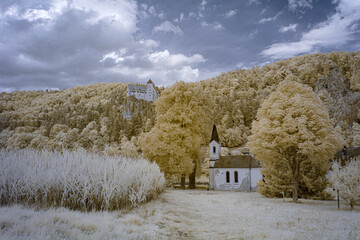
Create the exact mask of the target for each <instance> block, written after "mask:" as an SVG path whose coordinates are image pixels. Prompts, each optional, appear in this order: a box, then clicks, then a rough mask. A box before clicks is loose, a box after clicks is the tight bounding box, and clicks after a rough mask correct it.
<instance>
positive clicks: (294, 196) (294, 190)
mask: <svg viewBox="0 0 360 240" xmlns="http://www.w3.org/2000/svg"><path fill="white" fill-rule="evenodd" d="M298 188H299V184H298V182H297V181H295V182H294V184H293V194H292V195H293V201H294V202H298V200H299V198H298Z"/></svg>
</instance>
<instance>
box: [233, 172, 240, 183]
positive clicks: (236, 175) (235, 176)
mask: <svg viewBox="0 0 360 240" xmlns="http://www.w3.org/2000/svg"><path fill="white" fill-rule="evenodd" d="M234 178H235V182H236V183H237V182H239V179H238V172H237V171H235V172H234Z"/></svg>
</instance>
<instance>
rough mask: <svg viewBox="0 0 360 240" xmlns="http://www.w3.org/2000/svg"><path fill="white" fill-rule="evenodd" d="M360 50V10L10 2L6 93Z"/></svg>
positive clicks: (264, 0)
mask: <svg viewBox="0 0 360 240" xmlns="http://www.w3.org/2000/svg"><path fill="white" fill-rule="evenodd" d="M359 50H360V0H242V1H240V0H227V1H223V0H202V1H201V0H200V1H195V0H181V1H180V0H166V1H161V0H139V1H131V0H1V1H0V91H13V90H32V89H52V88H54V89H64V88H70V87H73V86H77V85H87V84H90V83H98V82H124V83H129V82H138V83H145V82H146V81H147V80H148V79H149V78H151V79H153V81H154V82H155V84H156V85H163V86H167V85H170V84H172V83H174V82H176V81H179V80H183V81H198V80H203V79H206V78H210V77H215V76H217V75H219V74H220V73H221V72H225V71H230V70H234V69H241V68H251V67H254V66H262V65H264V64H267V63H270V62H273V61H277V60H279V59H287V58H290V57H293V56H296V55H300V54H305V53H315V52H331V51H359Z"/></svg>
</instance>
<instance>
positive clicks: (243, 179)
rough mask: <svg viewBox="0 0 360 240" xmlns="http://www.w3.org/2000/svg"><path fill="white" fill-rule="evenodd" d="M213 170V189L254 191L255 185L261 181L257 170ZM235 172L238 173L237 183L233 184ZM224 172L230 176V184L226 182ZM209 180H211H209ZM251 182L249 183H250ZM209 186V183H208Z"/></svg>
mask: <svg viewBox="0 0 360 240" xmlns="http://www.w3.org/2000/svg"><path fill="white" fill-rule="evenodd" d="M249 170H250V169H248V168H215V169H214V170H213V171H214V189H215V190H232V191H250V182H251V191H256V189H257V185H256V183H257V182H258V181H259V180H261V179H262V175H261V173H260V169H259V168H252V169H251V172H250V171H249ZM235 171H237V172H238V182H237V183H236V182H235V174H234V173H235ZM226 172H229V174H230V182H229V183H227V182H226ZM250 176H251V178H250ZM210 180H211V179H210ZM250 180H251V181H250ZM210 185H211V183H210Z"/></svg>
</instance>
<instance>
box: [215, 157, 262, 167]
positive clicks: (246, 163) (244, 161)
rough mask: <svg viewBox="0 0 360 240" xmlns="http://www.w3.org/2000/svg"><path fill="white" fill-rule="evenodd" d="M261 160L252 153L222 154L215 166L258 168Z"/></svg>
mask: <svg viewBox="0 0 360 240" xmlns="http://www.w3.org/2000/svg"><path fill="white" fill-rule="evenodd" d="M259 166H260V164H259V162H258V161H256V159H255V158H253V157H252V156H250V155H237V156H221V157H220V159H219V160H218V161H216V162H215V165H214V168H250V167H251V168H258V167H259Z"/></svg>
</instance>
